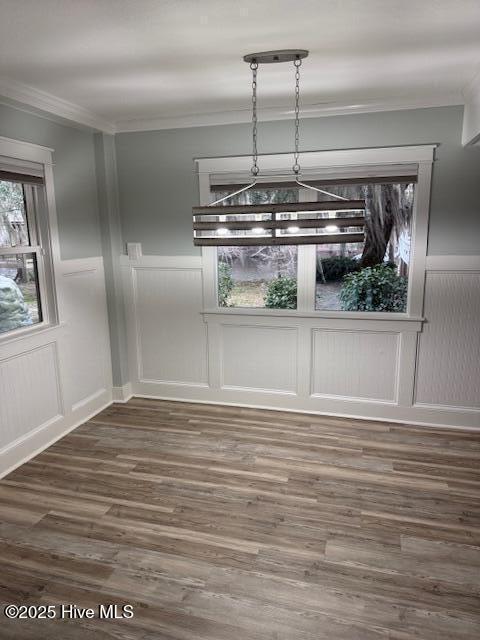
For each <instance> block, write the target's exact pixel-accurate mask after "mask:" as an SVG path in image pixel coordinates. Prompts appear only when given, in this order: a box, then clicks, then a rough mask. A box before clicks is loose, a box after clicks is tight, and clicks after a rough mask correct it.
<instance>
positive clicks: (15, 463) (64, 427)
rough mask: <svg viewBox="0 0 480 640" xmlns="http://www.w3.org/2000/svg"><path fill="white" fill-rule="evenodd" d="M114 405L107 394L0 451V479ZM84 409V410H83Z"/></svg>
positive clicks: (55, 419)
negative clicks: (93, 403)
mask: <svg viewBox="0 0 480 640" xmlns="http://www.w3.org/2000/svg"><path fill="white" fill-rule="evenodd" d="M111 404H112V397H111V394H110V393H109V392H105V394H103V395H102V396H101V397H97V398H96V403H95V405H94V406H92V404H89V405H88V406H85V407H82V408H81V409H78V410H77V411H73V412H71V413H70V414H69V415H67V416H58V418H54V419H53V420H51V421H49V422H48V423H47V424H45V425H43V426H41V427H39V428H37V429H35V430H33V431H31V432H30V433H28V434H26V435H25V436H23V437H22V438H19V439H18V440H16V441H15V442H12V443H11V444H9V445H7V446H6V447H4V448H3V449H2V450H1V451H0V479H1V478H4V477H5V476H6V475H8V474H9V473H11V472H12V471H14V470H15V469H16V468H17V467H19V466H21V465H22V464H24V463H25V462H28V461H29V460H31V459H32V458H34V457H35V456H37V455H38V454H39V453H41V452H42V451H44V450H45V449H47V448H48V447H50V446H51V445H52V444H53V443H54V442H56V441H57V440H60V438H63V437H64V436H66V435H67V434H68V433H70V432H71V431H73V430H74V429H76V428H77V427H79V426H80V425H82V424H83V423H84V422H87V420H90V418H92V417H93V416H95V415H97V413H99V412H100V411H103V409H105V408H106V407H108V406H110V405H111ZM82 409H83V410H82Z"/></svg>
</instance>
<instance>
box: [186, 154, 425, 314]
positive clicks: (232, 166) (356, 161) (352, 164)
mask: <svg viewBox="0 0 480 640" xmlns="http://www.w3.org/2000/svg"><path fill="white" fill-rule="evenodd" d="M436 146H437V145H419V146H405V147H380V148H368V149H342V150H338V151H311V152H306V153H302V157H301V160H302V169H303V171H304V172H305V174H308V175H311V176H312V178H313V177H315V179H318V176H316V175H315V174H319V173H321V174H322V176H326V175H328V174H329V173H335V174H336V175H338V174H339V173H341V172H342V170H343V171H345V172H346V173H348V171H349V169H353V168H355V169H356V168H358V167H361V175H362V177H363V176H365V177H368V176H374V175H385V174H386V172H387V175H388V172H389V170H390V171H392V175H393V174H396V175H399V172H401V167H402V166H403V167H405V168H407V166H408V169H409V170H410V171H411V170H412V168H413V166H414V167H415V170H416V175H417V184H416V191H415V199H414V206H413V211H412V228H411V234H412V243H411V250H410V264H409V278H408V297H407V309H406V311H405V312H403V313H397V312H388V311H381V312H379V311H368V312H367V311H327V310H317V309H315V280H316V277H315V269H316V267H315V265H316V246H315V245H313V244H312V245H298V256H297V287H298V288H297V291H298V293H297V309H295V310H293V309H284V310H276V309H264V308H248V307H241V308H238V307H236V308H229V307H220V306H219V305H218V297H217V290H218V285H217V264H216V263H217V247H202V248H201V250H202V265H203V274H204V278H203V294H204V306H205V308H204V310H203V313H208V314H212V313H213V314H228V315H267V316H268V315H272V316H273V315H275V316H278V315H282V316H303V317H317V318H345V319H348V318H355V319H357V318H358V319H364V320H367V319H368V320H397V321H398V320H405V321H418V320H422V319H423V318H422V314H423V297H424V285H425V267H426V255H427V237H428V219H429V209H430V186H431V173H432V163H433V160H434V152H435V149H436ZM195 163H196V166H197V171H198V180H199V193H200V204H201V205H208V203H209V202H210V177H211V176H212V175H213V174H219V173H225V174H232V175H236V176H241V177H243V178H244V179H245V178H246V179H248V176H249V168H250V164H251V158H250V157H249V156H235V157H222V158H198V159H195ZM292 164H293V155H292V154H290V153H288V154H285V153H283V154H268V155H262V156H259V165H260V167H261V170H262V171H265V172H275V173H278V174H281V175H282V178H281V179H280V180H278V181H279V182H281V181H283V180H285V181H289V180H290V181H291V179H292V177H291V166H292ZM284 176H285V177H284ZM299 197H300V201H304V202H305V201H307V200H308V199H309V198H308V194H307V193H306V190H304V189H302V190H300V194H299Z"/></svg>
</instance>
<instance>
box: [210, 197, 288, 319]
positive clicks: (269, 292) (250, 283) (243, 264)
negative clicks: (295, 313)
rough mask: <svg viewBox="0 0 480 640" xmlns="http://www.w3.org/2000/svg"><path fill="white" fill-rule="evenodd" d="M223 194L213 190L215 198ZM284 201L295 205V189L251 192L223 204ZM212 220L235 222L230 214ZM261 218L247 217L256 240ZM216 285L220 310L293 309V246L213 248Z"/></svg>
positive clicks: (260, 231)
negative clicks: (225, 308)
mask: <svg viewBox="0 0 480 640" xmlns="http://www.w3.org/2000/svg"><path fill="white" fill-rule="evenodd" d="M227 194H228V191H223V190H222V191H216V192H215V198H222V197H224V196H226V195H227ZM284 202H289V203H290V202H298V189H295V188H291V187H290V188H282V186H281V185H279V186H278V187H274V188H259V189H251V190H249V191H246V192H244V193H242V194H239V195H238V196H235V197H234V198H231V199H229V200H228V201H225V202H224V204H225V205H235V204H280V203H284ZM216 217H218V218H219V220H218V222H219V223H221V222H222V221H225V219H226V218H228V219H230V220H234V219H235V216H234V215H229V216H216ZM261 218H262V216H261V214H253V215H252V216H251V223H252V229H254V230H255V229H256V233H258V237H259V238H260V237H261V235H262V233H263V229H262V226H261V224H262V220H261ZM244 219H245V218H243V220H244ZM220 228H221V227H220ZM240 233H241V232H239V234H240ZM217 285H218V304H219V306H221V307H257V308H258V307H259V308H262V307H263V308H270V309H296V308H297V247H296V246H289V245H283V246H278V247H272V246H264V245H262V244H255V245H253V244H252V245H251V246H241V247H239V246H232V247H229V246H226V247H217Z"/></svg>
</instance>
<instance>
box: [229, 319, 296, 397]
mask: <svg viewBox="0 0 480 640" xmlns="http://www.w3.org/2000/svg"><path fill="white" fill-rule="evenodd" d="M221 328H222V347H221V353H222V373H223V375H222V388H230V389H232V388H239V389H242V388H243V389H248V390H259V391H274V392H283V393H296V391H297V329H296V328H284V327H265V326H251V325H240V326H234V325H231V324H229V325H222V327H221Z"/></svg>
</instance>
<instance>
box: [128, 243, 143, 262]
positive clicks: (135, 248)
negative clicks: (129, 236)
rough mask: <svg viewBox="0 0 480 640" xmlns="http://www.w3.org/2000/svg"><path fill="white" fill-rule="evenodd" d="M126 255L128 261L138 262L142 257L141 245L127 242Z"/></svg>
mask: <svg viewBox="0 0 480 640" xmlns="http://www.w3.org/2000/svg"><path fill="white" fill-rule="evenodd" d="M127 254H128V257H129V259H130V260H139V259H140V258H141V257H142V244H141V243H140V242H127Z"/></svg>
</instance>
